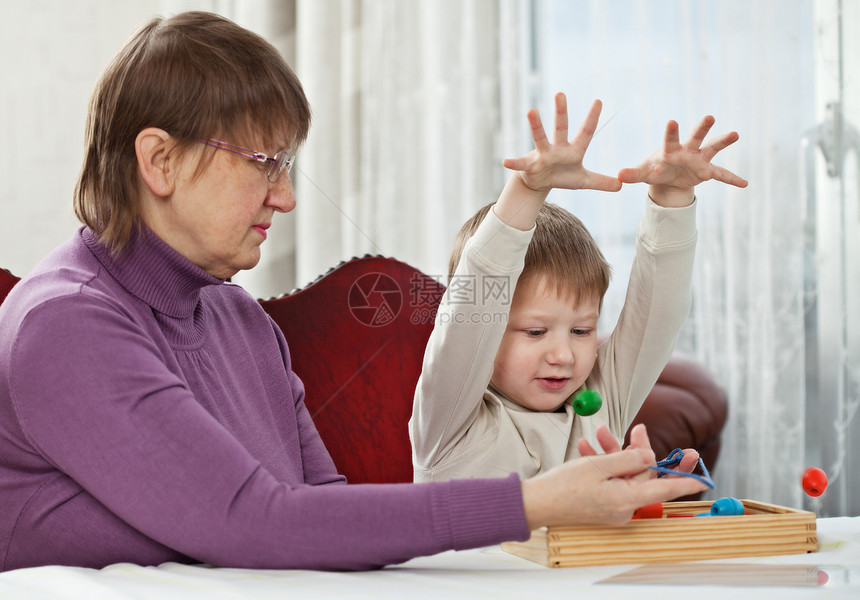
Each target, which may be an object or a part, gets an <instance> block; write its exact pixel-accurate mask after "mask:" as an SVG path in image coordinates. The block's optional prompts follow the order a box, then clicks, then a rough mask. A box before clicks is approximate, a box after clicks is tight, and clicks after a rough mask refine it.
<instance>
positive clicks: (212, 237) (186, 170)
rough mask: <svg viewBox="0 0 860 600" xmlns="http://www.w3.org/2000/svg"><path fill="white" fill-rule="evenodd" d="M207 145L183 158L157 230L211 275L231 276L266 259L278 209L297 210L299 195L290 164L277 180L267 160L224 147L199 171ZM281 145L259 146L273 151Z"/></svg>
mask: <svg viewBox="0 0 860 600" xmlns="http://www.w3.org/2000/svg"><path fill="white" fill-rule="evenodd" d="M206 148H207V146H206V145H204V144H200V148H199V149H195V148H192V149H190V150H189V151H187V152H186V153H185V154H184V155H183V156H182V157H181V158H180V159H179V168H178V171H177V173H176V179H175V188H174V193H173V194H172V196H171V198H170V201H169V203H168V204H167V205H165V206H164V209H165V210H164V211H162V213H161V215H160V217H161V218H160V219H159V225H160V226H159V227H158V229H157V230H156V233H158V235H159V236H160V237H162V239H164V241H165V242H167V243H168V244H169V245H170V246H171V247H173V248H174V249H175V250H177V251H178V252H180V253H181V254H182V255H184V256H185V257H186V258H188V259H189V260H190V261H191V262H193V263H194V264H196V265H198V266H199V267H200V268H202V269H203V270H204V271H206V272H207V273H209V274H210V275H213V276H214V277H217V278H219V279H227V278H229V277H232V276H233V275H235V274H236V273H238V272H239V271H240V270H243V269H250V268H252V267H254V266H255V265H256V264H257V263H258V262H259V261H260V245H261V244H262V243H263V242H264V241H265V240H266V237H267V231H266V230H267V229H268V228H269V226H271V224H272V218H273V216H274V214H275V213H276V212H281V213H285V212H289V211H291V210H293V208H295V206H296V200H295V196H294V195H293V186H292V182H291V181H290V177H289V174H288V173H287V172H286V170H284V171H283V172H282V173H281V175H280V177H279V178H278V179H277V181H276V182H275V183H272V182H270V181H269V180H268V178H267V171H268V167H267V165H264V164H261V163H259V162H256V161H253V160H251V159H249V158H246V157H244V156H240V155H238V154H234V153H232V152H229V151H227V150H223V149H216V150H214V155H213V156H212V160H211V162H210V163H209V165H208V166H207V167H206V169H205V171H203V173H200V174H199V175H195V171H196V169H197V165H198V162H199V160H200V158H201V156H202V153H203V152H204V149H206ZM280 149H281V148H256V147H255V148H254V150H258V151H260V152H265V153H266V154H267V155H269V156H272V155H274V154H275V153H276V152H277V151H278V150H280ZM150 226H151V225H150Z"/></svg>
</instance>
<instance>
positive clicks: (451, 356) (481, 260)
mask: <svg viewBox="0 0 860 600" xmlns="http://www.w3.org/2000/svg"><path fill="white" fill-rule="evenodd" d="M531 236H532V231H520V230H518V229H515V228H513V227H508V226H506V225H505V224H504V223H502V222H501V221H500V220H499V219H498V218H497V217H496V216H495V215H494V214H493V212H492V211H490V212H489V213H488V214H487V216H486V218H485V219H484V221H483V222H482V223H481V225H480V226H479V227H478V229H477V231H476V232H475V234H474V236H473V237H472V238H471V239H470V240H469V241H468V242H467V244H466V246H465V248H464V249H463V253H462V257H461V259H460V263H459V265H458V266H457V270H456V272H455V274H454V276H453V277H452V278H451V281H450V282H449V285H448V289H447V290H446V291H445V294H444V296H443V297H442V301H441V302H440V304H439V308H438V311H437V314H436V322H435V326H434V328H433V332H432V334H431V335H430V339H429V340H428V341H427V347H426V349H425V351H424V363H423V367H422V371H421V376H420V378H419V380H418V384H417V385H416V388H415V397H414V402H413V409H412V418H411V419H410V421H409V434H410V438H411V440H412V450H413V453H412V458H413V463H414V466H415V468H416V471H420V470H427V469H432V468H433V467H434V466H436V465H437V464H438V463H439V462H440V461H441V460H443V459H444V458H445V457H446V456H448V455H449V453H450V451H451V450H452V449H453V448H454V446H456V445H457V444H458V443H461V442H462V441H463V439H464V438H465V437H466V436H467V435H469V437H470V438H471V440H472V441H474V442H475V443H480V442H481V441H482V440H483V439H484V438H485V437H486V435H491V434H492V432H491V431H481V430H479V429H478V428H477V427H475V424H476V420H477V419H478V414H479V410H480V406H481V403H482V398H483V396H484V392H485V391H486V388H487V384H488V383H489V382H490V378H491V377H492V374H493V368H494V367H493V363H494V359H495V356H496V352H497V350H498V347H499V343H500V342H501V339H502V335H503V334H504V332H505V327H506V326H507V316H508V312H509V310H510V301H511V296H512V294H513V289H514V285H515V284H516V281H517V278H518V277H519V274H520V272H521V270H522V267H523V258H524V257H525V253H526V249H527V248H528V245H529V242H530V241H531ZM485 424H486V425H490V423H489V422H486V423H485ZM468 443H471V442H468ZM468 443H467V444H468ZM463 448H465V447H464V446H463ZM417 475H418V473H417V472H416V476H417Z"/></svg>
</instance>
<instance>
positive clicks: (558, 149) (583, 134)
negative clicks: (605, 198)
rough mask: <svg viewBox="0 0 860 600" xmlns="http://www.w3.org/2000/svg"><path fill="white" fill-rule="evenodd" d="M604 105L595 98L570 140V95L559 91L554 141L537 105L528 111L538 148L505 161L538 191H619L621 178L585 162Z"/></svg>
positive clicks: (527, 183)
mask: <svg viewBox="0 0 860 600" xmlns="http://www.w3.org/2000/svg"><path fill="white" fill-rule="evenodd" d="M602 106H603V105H602V104H601V102H600V100H595V101H594V104H592V105H591V109H590V110H589V111H588V115H587V116H586V117H585V121H583V123H582V126H581V127H580V128H579V131H577V132H576V135H575V136H574V137H573V139H571V140H569V141H568V139H567V134H568V120H567V98H566V97H565V95H564V94H563V93H558V94H556V96H555V129H554V131H553V139H552V142H550V140H549V139H548V138H547V136H546V133H545V132H544V129H543V124H542V123H541V119H540V115H539V114H538V111H537V110H536V109H534V108H533V109H531V110H530V111H529V112H528V119H529V125H530V126H531V131H532V140H533V141H534V145H535V147H534V150H532V151H531V152H529V153H528V154H526V155H525V156H522V157H520V158H507V159H505V160H504V162H503V163H502V164H503V165H504V166H505V167H506V168H508V169H512V170H514V171H517V174H518V175H519V177H520V178H521V180H522V182H523V183H524V184H525V186H526V187H528V188H529V189H532V190H534V191H549V190H550V189H552V188H565V189H570V190H577V189H592V190H603V191H607V192H617V191H618V190H620V189H621V181H619V180H618V179H617V178H615V177H610V176H608V175H601V174H599V173H593V172H591V171H589V170H587V169H586V168H585V167H584V166H583V165H582V160H583V158H584V157H585V151H586V150H587V149H588V145H589V144H590V143H591V139H592V137H594V133H595V131H596V129H597V122H598V120H599V118H600V110H601V108H602Z"/></svg>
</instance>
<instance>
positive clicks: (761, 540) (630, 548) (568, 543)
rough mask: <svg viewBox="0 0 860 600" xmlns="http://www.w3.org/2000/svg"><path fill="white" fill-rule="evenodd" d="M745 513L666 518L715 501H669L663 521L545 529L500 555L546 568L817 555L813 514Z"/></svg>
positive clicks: (762, 506) (762, 507)
mask: <svg viewBox="0 0 860 600" xmlns="http://www.w3.org/2000/svg"><path fill="white" fill-rule="evenodd" d="M741 502H742V503H743V505H744V514H743V515H738V516H731V517H727V516H720V517H667V516H666V515H679V514H699V513H702V512H709V511H710V508H711V504H712V503H711V502H665V503H664V504H663V515H664V516H663V518H661V519H636V520H633V521H629V522H628V523H626V524H625V525H621V526H615V527H612V526H606V527H597V526H584V525H582V526H577V527H543V528H541V529H537V530H535V531H533V532H532V536H531V538H530V539H529V540H528V541H526V542H506V543H504V544H502V550H504V551H506V552H509V553H511V554H515V555H517V556H521V557H522V558H526V559H528V560H531V561H534V562H536V563H540V564H542V565H545V566H547V567H580V566H585V565H614V564H626V563H651V562H672V561H685V560H704V559H710V558H729V557H735V556H771V555H775V554H803V553H809V552H816V551H817V550H818V537H817V535H816V531H815V513H812V512H809V511H805V510H796V509H793V508H786V507H784V506H777V505H775V504H767V503H765V502H755V501H752V500H741Z"/></svg>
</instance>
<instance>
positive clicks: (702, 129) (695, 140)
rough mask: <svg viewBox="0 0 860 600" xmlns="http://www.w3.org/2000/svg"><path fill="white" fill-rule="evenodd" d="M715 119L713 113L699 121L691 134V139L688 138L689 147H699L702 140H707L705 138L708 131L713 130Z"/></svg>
mask: <svg viewBox="0 0 860 600" xmlns="http://www.w3.org/2000/svg"><path fill="white" fill-rule="evenodd" d="M714 122H715V119H714V117H712V116H711V115H708V116H706V117H705V118H704V119H702V120H701V121H699V124H698V125H696V128H695V129H694V130H693V133H692V135H690V139H688V140H687V144H686V145H687V147H688V148H694V149H698V148H699V147H700V146H701V145H702V142H704V141H705V138H706V137H707V135H708V132H709V131H710V130H711V127H713V126H714Z"/></svg>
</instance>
